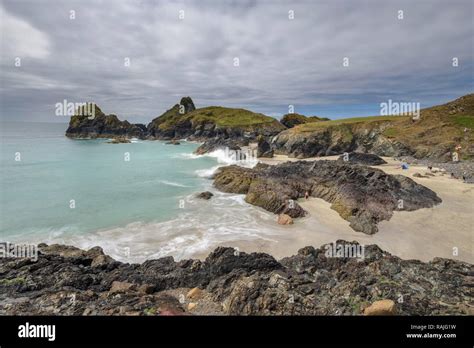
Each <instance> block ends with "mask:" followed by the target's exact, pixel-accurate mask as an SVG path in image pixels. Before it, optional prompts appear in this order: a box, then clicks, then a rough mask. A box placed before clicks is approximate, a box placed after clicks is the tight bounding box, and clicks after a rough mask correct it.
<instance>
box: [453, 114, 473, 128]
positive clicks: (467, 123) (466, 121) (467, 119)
mask: <svg viewBox="0 0 474 348" xmlns="http://www.w3.org/2000/svg"><path fill="white" fill-rule="evenodd" d="M453 122H454V124H456V125H458V126H461V127H466V128H470V129H474V116H455V117H454V118H453Z"/></svg>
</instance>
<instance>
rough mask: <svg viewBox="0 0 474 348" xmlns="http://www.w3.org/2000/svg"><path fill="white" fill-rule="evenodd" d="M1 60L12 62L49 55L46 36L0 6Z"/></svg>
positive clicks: (48, 42) (48, 44)
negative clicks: (15, 59)
mask: <svg viewBox="0 0 474 348" xmlns="http://www.w3.org/2000/svg"><path fill="white" fill-rule="evenodd" d="M0 18H1V19H2V20H1V21H0V22H1V24H0V32H1V41H2V42H1V45H2V54H1V55H2V58H3V59H9V60H11V61H12V62H13V59H14V58H16V57H19V58H39V59H44V58H47V57H48V56H49V54H50V41H49V38H48V36H47V35H46V34H45V33H43V32H41V31H39V30H38V29H36V28H34V27H33V26H32V25H31V24H30V23H28V22H27V21H25V20H23V19H20V18H17V17H15V16H13V15H11V14H10V13H8V12H7V11H5V9H4V8H3V7H2V6H0Z"/></svg>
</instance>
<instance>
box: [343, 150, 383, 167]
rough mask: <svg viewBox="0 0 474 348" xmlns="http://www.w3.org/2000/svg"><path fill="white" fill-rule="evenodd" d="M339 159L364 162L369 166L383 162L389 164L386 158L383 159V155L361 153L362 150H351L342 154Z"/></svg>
mask: <svg viewBox="0 0 474 348" xmlns="http://www.w3.org/2000/svg"><path fill="white" fill-rule="evenodd" d="M346 159H347V161H346ZM337 160H338V161H344V162H348V163H355V164H364V165H367V166H378V165H381V164H387V162H385V160H383V159H382V158H381V157H379V156H377V155H374V154H371V153H361V152H350V153H348V154H347V155H346V154H344V155H342V156H340V157H339V158H338V159H337Z"/></svg>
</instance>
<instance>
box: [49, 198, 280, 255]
mask: <svg viewBox="0 0 474 348" xmlns="http://www.w3.org/2000/svg"><path fill="white" fill-rule="evenodd" d="M213 193H214V197H213V198H212V199H211V200H210V201H205V202H203V201H202V200H199V199H195V197H194V195H189V196H187V197H185V201H186V209H185V210H184V211H183V213H181V214H180V215H179V216H177V217H175V218H173V219H170V220H167V221H160V222H148V223H145V222H140V221H139V222H133V223H130V224H128V225H126V226H123V227H115V228H110V229H104V230H99V231H96V232H94V233H74V234H67V235H62V236H58V237H56V238H54V237H53V238H52V239H50V240H49V242H50V243H54V242H55V243H64V244H70V245H71V244H72V245H76V246H78V247H80V248H84V249H88V248H91V247H93V246H96V245H99V246H101V247H102V248H103V249H104V251H105V253H107V254H109V255H110V256H112V257H113V258H114V259H116V260H120V261H125V262H143V261H145V260H147V259H155V258H159V257H164V256H173V257H174V258H175V259H178V260H179V259H186V258H193V257H200V256H204V255H207V254H208V253H209V252H210V251H212V250H214V249H215V248H216V247H217V246H219V245H227V246H231V245H234V244H235V243H239V242H241V241H245V242H249V241H258V240H260V241H271V242H276V240H277V239H278V235H279V234H281V233H287V232H286V231H285V230H283V229H282V227H281V226H279V225H276V224H275V216H274V215H273V214H271V213H268V212H266V211H263V210H262V209H258V208H255V207H253V206H251V205H249V204H247V203H245V201H244V200H243V195H233V194H226V193H222V192H217V191H214V192H213Z"/></svg>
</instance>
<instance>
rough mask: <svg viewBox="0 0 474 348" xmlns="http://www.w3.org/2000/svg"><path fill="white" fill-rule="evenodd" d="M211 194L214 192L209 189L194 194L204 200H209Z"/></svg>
mask: <svg viewBox="0 0 474 348" xmlns="http://www.w3.org/2000/svg"><path fill="white" fill-rule="evenodd" d="M212 196H214V194H213V193H212V192H209V191H204V192H201V193H198V194H197V195H196V197H197V198H200V199H205V200H206V201H208V200H210V199H211V198H212Z"/></svg>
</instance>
